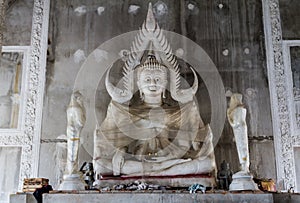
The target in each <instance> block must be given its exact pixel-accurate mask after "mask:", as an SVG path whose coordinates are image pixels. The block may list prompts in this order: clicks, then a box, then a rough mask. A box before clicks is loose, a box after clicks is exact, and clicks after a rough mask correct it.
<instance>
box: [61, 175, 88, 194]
mask: <svg viewBox="0 0 300 203" xmlns="http://www.w3.org/2000/svg"><path fill="white" fill-rule="evenodd" d="M85 186H86V184H85V183H84V182H83V181H82V179H81V175H80V174H71V175H64V177H63V182H62V183H61V184H60V186H59V188H58V190H85Z"/></svg>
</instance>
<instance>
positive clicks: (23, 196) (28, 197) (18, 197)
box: [9, 193, 36, 203]
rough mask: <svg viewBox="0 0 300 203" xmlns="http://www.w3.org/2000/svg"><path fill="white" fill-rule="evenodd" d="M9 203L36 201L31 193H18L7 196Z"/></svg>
mask: <svg viewBox="0 0 300 203" xmlns="http://www.w3.org/2000/svg"><path fill="white" fill-rule="evenodd" d="M9 203H36V199H35V198H34V196H33V195H32V193H18V194H11V195H10V196H9Z"/></svg>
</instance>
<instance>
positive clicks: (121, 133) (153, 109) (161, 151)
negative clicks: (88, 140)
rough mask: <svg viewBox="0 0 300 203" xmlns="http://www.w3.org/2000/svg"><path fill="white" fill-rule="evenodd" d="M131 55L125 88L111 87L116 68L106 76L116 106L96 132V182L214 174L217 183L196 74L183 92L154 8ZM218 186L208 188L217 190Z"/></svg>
mask: <svg viewBox="0 0 300 203" xmlns="http://www.w3.org/2000/svg"><path fill="white" fill-rule="evenodd" d="M131 50H132V52H131V54H130V56H129V57H128V60H127V61H126V62H125V64H124V67H123V72H124V78H123V81H125V82H124V87H123V88H120V86H118V87H116V86H114V85H113V84H112V83H111V82H110V69H112V67H111V68H110V69H109V70H108V71H107V75H106V80H105V85H106V89H107V92H108V93H109V95H110V96H111V98H112V101H111V102H110V104H109V106H108V109H107V114H106V118H105V119H104V121H103V122H102V124H101V126H100V127H99V128H97V129H96V130H95V135H94V136H95V137H94V157H93V159H94V169H95V172H96V174H97V176H98V177H102V176H104V175H113V176H125V177H133V176H176V175H188V174H193V175H195V174H196V175H200V174H202V175H208V174H210V177H212V178H211V179H213V181H214V173H215V170H216V166H215V157H214V149H213V144H212V138H213V135H212V131H211V129H210V127H209V125H204V123H203V121H202V119H201V116H200V113H199V110H198V106H197V105H196V102H195V101H194V96H195V94H196V92H197V89H198V77H197V74H196V73H195V71H194V70H193V68H191V69H190V72H191V74H192V75H193V76H194V83H193V84H192V85H191V87H190V88H188V89H181V88H180V87H181V85H180V83H181V79H180V68H179V64H178V62H177V58H176V56H175V55H173V53H172V50H171V48H170V45H169V43H168V41H167V40H166V38H165V36H164V35H163V32H162V31H161V30H160V28H159V26H158V24H157V23H156V22H155V19H154V16H153V13H152V8H151V4H150V6H149V10H148V15H147V19H146V21H145V23H144V24H143V26H142V29H141V32H140V34H139V35H138V36H137V38H136V41H134V43H133V45H132V49H131ZM135 80H136V81H135ZM135 87H137V88H138V91H137V92H136V94H135V92H134V89H135ZM211 179H210V180H211ZM213 181H211V182H209V181H207V182H205V183H203V184H204V185H206V186H212V184H213V183H212V182H213ZM208 182H209V183H208ZM189 185H190V183H189Z"/></svg>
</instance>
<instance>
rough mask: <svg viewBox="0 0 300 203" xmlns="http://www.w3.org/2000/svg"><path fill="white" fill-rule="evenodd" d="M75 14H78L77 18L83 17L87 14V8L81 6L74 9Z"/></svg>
mask: <svg viewBox="0 0 300 203" xmlns="http://www.w3.org/2000/svg"><path fill="white" fill-rule="evenodd" d="M74 12H75V13H76V15H77V16H82V15H84V14H86V12H87V8H86V6H79V7H77V8H75V9H74Z"/></svg>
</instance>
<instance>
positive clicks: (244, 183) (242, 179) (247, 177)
mask: <svg viewBox="0 0 300 203" xmlns="http://www.w3.org/2000/svg"><path fill="white" fill-rule="evenodd" d="M252 178H253V176H252V175H251V174H250V173H247V172H244V171H240V172H237V173H235V174H234V175H233V176H232V182H231V184H230V185H229V190H230V191H243V190H252V191H255V190H259V189H258V187H257V185H256V183H255V182H254V181H253V179H252Z"/></svg>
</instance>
